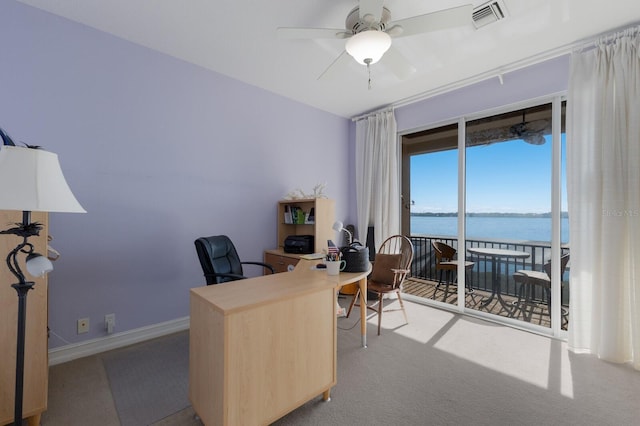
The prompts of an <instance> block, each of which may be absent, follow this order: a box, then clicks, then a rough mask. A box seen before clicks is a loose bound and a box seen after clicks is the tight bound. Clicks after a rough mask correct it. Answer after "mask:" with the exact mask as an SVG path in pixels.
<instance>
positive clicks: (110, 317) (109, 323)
mask: <svg viewBox="0 0 640 426" xmlns="http://www.w3.org/2000/svg"><path fill="white" fill-rule="evenodd" d="M115 326H116V314H107V315H105V316H104V329H105V330H107V334H111V333H113V329H114V328H115Z"/></svg>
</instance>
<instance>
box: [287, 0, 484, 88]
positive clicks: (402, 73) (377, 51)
mask: <svg viewBox="0 0 640 426" xmlns="http://www.w3.org/2000/svg"><path fill="white" fill-rule="evenodd" d="M472 12H473V5H471V4H468V5H464V6H458V7H453V8H450V9H444V10H440V11H437V12H433V13H427V14H424V15H418V16H413V17H410V18H405V19H400V20H398V21H392V20H391V12H390V11H389V9H387V8H386V7H384V0H359V2H358V6H356V7H355V8H353V9H352V10H351V11H350V12H349V14H348V15H347V18H346V21H345V29H333V28H290V27H280V28H278V30H277V33H278V36H279V37H280V38H282V39H317V38H330V39H331V38H337V39H346V40H347V42H346V43H345V50H344V51H343V52H342V53H341V54H340V56H338V58H336V59H335V60H334V61H333V63H331V65H329V67H328V68H327V69H325V70H324V72H323V73H322V74H320V76H319V77H318V79H321V78H323V77H325V76H326V75H327V74H329V73H333V72H335V71H341V70H344V69H346V67H347V65H348V63H349V61H350V60H351V58H353V59H355V60H356V61H357V62H358V63H360V64H362V65H366V66H367V68H369V66H370V65H371V64H375V63H376V62H378V61H380V60H381V61H382V63H383V64H384V65H385V66H386V67H387V68H388V69H389V70H391V72H392V73H393V74H395V75H396V76H397V77H398V78H399V79H401V80H404V79H406V78H407V77H409V76H410V75H411V74H412V73H414V72H415V70H416V69H415V67H413V65H411V63H410V62H409V61H408V60H407V59H406V58H405V57H404V56H403V55H402V54H401V53H400V52H399V51H398V50H397V49H395V48H394V47H393V46H392V45H391V44H392V43H391V41H392V40H391V39H392V38H398V37H406V36H411V35H415V34H422V33H427V32H430V31H437V30H442V29H447V28H453V27H459V26H465V25H468V26H470V27H471V26H472V25H471V24H472V19H471V17H472ZM370 86H371V80H369V87H370Z"/></svg>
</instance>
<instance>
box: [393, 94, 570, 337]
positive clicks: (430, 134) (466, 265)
mask: <svg viewBox="0 0 640 426" xmlns="http://www.w3.org/2000/svg"><path fill="white" fill-rule="evenodd" d="M554 111H555V115H554ZM554 119H555V120H556V125H555V126H554V124H553V123H554ZM563 121H564V103H561V102H560V101H559V100H556V101H554V102H553V103H546V104H541V105H531V106H527V107H522V108H517V109H513V110H511V111H508V112H504V113H500V114H493V115H488V116H483V117H479V118H474V119H469V120H466V121H464V120H461V123H462V124H461V125H462V126H464V127H463V129H462V131H458V129H459V127H458V123H456V124H451V125H447V126H441V127H438V128H435V129H429V130H425V131H422V132H416V133H413V134H411V135H405V136H403V138H402V141H403V158H404V163H403V175H404V178H403V197H404V206H405V214H404V217H403V226H404V231H405V232H406V233H409V234H410V235H411V236H412V239H413V241H414V244H415V245H416V253H417V255H416V261H415V262H416V264H415V265H414V269H413V271H412V280H411V281H410V282H409V284H408V286H407V289H406V292H407V293H410V294H414V295H416V296H417V297H420V298H423V299H425V300H429V301H430V302H434V303H437V304H441V303H445V304H447V305H454V306H456V307H457V308H458V309H459V310H461V311H463V310H470V311H473V312H478V313H479V314H480V315H491V316H496V317H501V318H504V319H505V321H508V322H514V321H522V322H526V323H527V324H530V326H531V327H532V328H542V329H547V328H550V327H552V318H554V322H555V323H556V324H558V325H557V326H556V330H559V329H560V328H563V329H566V327H567V324H568V320H569V318H568V316H567V315H566V312H567V309H566V308H567V306H568V302H569V294H568V286H566V285H562V282H564V283H565V284H566V282H568V272H569V270H570V264H569V263H568V262H566V260H567V259H568V256H564V257H563V258H562V259H561V257H562V256H563V255H568V254H569V247H568V231H569V227H568V219H567V215H566V196H565V195H564V194H565V193H566V191H565V188H566V185H565V183H564V182H565V179H564V164H565V162H564V160H563V158H564V157H563V155H562V153H563V147H564V132H563V131H562V129H563V128H564V124H563ZM554 128H555V129H556V133H557V134H556V136H554V135H553V130H554ZM460 134H462V135H463V136H464V138H459V135H460ZM458 139H460V141H459V140H458ZM460 144H462V145H460ZM458 146H464V152H463V153H461V152H460V151H459V150H458ZM460 206H464V217H463V218H462V219H459V218H458V213H459V209H460ZM460 220H462V222H460ZM463 230H464V235H463V233H462V231H463ZM556 235H557V236H556ZM463 237H464V238H463ZM442 244H446V246H449V247H451V248H452V249H453V251H454V252H455V260H456V261H457V263H459V264H460V266H453V267H451V265H450V264H447V263H446V261H447V260H449V259H445V262H442V259H440V257H441V256H440V253H439V251H438V248H437V247H436V246H439V245H442ZM554 267H557V268H558V269H559V270H560V273H559V277H560V278H561V279H560V280H557V281H558V282H553V280H552V275H554V274H553V273H552V270H553V268H554ZM463 282H464V283H465V286H462V285H458V284H462V283H463ZM555 299H559V302H560V303H556V300H555ZM556 305H557V306H556ZM555 309H557V313H556V316H555V317H554V315H553V314H552V312H553V311H554V310H555ZM556 330H554V332H555V331H556Z"/></svg>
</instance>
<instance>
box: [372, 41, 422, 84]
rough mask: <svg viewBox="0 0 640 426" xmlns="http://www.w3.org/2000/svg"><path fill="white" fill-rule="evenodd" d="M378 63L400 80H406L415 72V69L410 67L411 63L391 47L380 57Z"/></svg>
mask: <svg viewBox="0 0 640 426" xmlns="http://www.w3.org/2000/svg"><path fill="white" fill-rule="evenodd" d="M380 62H382V64H384V66H385V67H386V68H388V69H389V70H390V71H391V72H392V73H394V74H395V76H396V77H398V78H399V79H400V80H406V79H407V78H409V76H410V75H411V74H413V73H414V72H416V68H415V67H414V66H413V65H411V62H409V61H408V60H407V58H405V57H404V55H403V54H402V53H400V52H399V51H398V49H396V48H394V47H393V45H392V46H391V47H390V48H389V50H387V51H386V53H385V54H384V55H383V56H382V59H380Z"/></svg>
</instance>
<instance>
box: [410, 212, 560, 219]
mask: <svg viewBox="0 0 640 426" xmlns="http://www.w3.org/2000/svg"><path fill="white" fill-rule="evenodd" d="M411 216H416V217H458V213H457V212H452V213H436V212H425V213H411ZM466 216H467V217H540V218H550V217H551V213H550V212H549V213H498V212H494V213H467V214H466ZM560 217H563V218H567V217H569V213H568V212H561V213H560Z"/></svg>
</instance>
